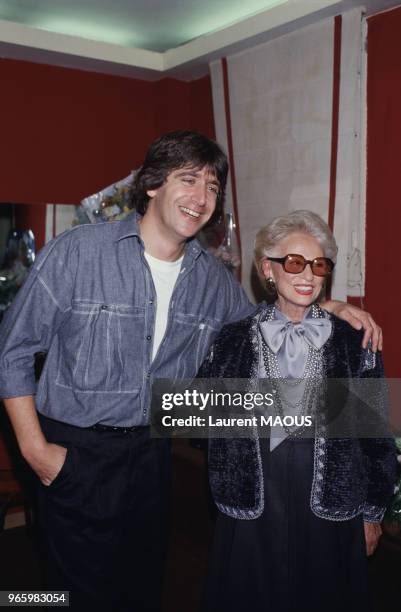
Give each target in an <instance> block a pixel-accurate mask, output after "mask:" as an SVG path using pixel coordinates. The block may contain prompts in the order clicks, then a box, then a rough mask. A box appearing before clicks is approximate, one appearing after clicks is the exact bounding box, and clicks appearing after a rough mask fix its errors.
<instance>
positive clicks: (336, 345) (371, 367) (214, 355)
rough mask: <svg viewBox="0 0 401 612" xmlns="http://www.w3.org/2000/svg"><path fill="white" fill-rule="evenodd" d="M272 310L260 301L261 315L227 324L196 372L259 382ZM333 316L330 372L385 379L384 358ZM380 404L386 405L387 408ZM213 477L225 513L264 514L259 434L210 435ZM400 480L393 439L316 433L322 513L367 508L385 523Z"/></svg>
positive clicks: (316, 490)
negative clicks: (263, 335) (265, 322)
mask: <svg viewBox="0 0 401 612" xmlns="http://www.w3.org/2000/svg"><path fill="white" fill-rule="evenodd" d="M269 308H272V307H271V306H270V307H269V306H268V307H266V305H262V306H261V307H260V308H259V310H258V311H257V313H256V314H254V315H252V316H249V317H247V318H246V319H243V320H242V321H238V322H236V323H232V324H229V325H226V326H225V327H224V328H223V329H222V331H221V332H220V335H219V336H218V338H217V340H216V341H215V343H214V344H213V346H212V348H211V349H210V352H209V355H208V357H207V358H206V360H205V361H204V363H203V365H202V367H201V370H200V371H199V373H198V377H199V378H248V379H250V380H252V379H256V378H257V372H258V360H259V347H258V345H259V342H260V341H261V340H260V334H258V333H257V329H258V325H259V321H260V320H261V319H262V317H263V318H264V317H266V314H267V312H268V311H267V309H269ZM316 312H317V313H318V314H317V316H327V315H326V314H324V313H323V311H322V310H321V309H320V308H319V307H317V310H316ZM329 316H330V320H331V322H332V332H331V336H330V338H329V339H328V341H327V342H326V344H325V345H324V347H323V349H322V359H323V372H324V377H325V378H326V379H344V378H347V379H348V378H380V377H382V376H383V366H382V360H381V356H380V354H376V355H374V354H373V353H371V352H370V351H368V350H363V349H362V345H361V343H362V332H360V331H357V330H355V329H353V328H352V327H351V326H350V325H349V324H348V323H346V322H344V321H342V320H340V319H338V318H337V317H335V316H333V315H329ZM374 388H375V387H374ZM381 388H382V387H381ZM343 399H344V401H347V398H346V397H344V398H343ZM374 401H375V402H376V401H377V402H379V403H382V404H383V403H385V396H384V394H383V393H381V392H380V393H377V398H374ZM336 402H337V403H338V396H337V397H336ZM334 408H335V407H334ZM380 409H381V410H382V409H383V410H385V406H381V407H380ZM209 478H210V485H211V491H212V495H213V497H214V500H215V502H216V504H217V506H218V508H219V509H220V510H221V511H222V512H224V513H225V514H228V515H229V516H231V517H234V518H242V519H255V518H258V517H259V516H260V515H261V514H262V513H263V509H264V487H263V473H262V462H261V455H260V444H259V440H258V438H257V434H256V433H255V434H254V435H253V437H250V438H241V439H238V438H236V439H221V438H219V439H211V440H210V441H209ZM395 480H396V453H395V446H394V441H393V440H392V439H391V438H385V437H382V438H365V439H356V438H351V437H349V438H347V439H338V438H337V439H334V438H330V437H324V436H323V435H322V434H321V432H320V433H319V431H318V430H317V431H316V436H315V443H314V475H313V484H312V492H311V510H312V512H314V514H316V515H317V516H319V517H321V518H324V519H328V520H335V521H342V520H347V519H350V518H352V517H354V516H356V515H358V514H361V513H362V514H363V518H364V520H366V521H370V522H377V521H380V520H381V519H382V517H383V514H384V512H385V508H386V505H387V503H388V501H389V499H390V497H391V495H392V494H393V489H394V483H395Z"/></svg>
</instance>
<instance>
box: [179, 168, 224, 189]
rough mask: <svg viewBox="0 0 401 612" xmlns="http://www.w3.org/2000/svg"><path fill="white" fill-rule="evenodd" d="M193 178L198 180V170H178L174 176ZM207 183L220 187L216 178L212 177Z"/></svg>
mask: <svg viewBox="0 0 401 612" xmlns="http://www.w3.org/2000/svg"><path fill="white" fill-rule="evenodd" d="M188 174H189V176H194V177H195V178H198V177H199V176H200V171H199V170H190V169H188V170H180V171H177V173H176V176H177V177H180V176H188ZM208 183H212V184H213V185H217V186H218V187H220V183H219V181H218V180H217V178H216V177H213V178H212V179H211V180H209V181H208Z"/></svg>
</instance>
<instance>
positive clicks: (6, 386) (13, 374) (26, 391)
mask: <svg viewBox="0 0 401 612" xmlns="http://www.w3.org/2000/svg"><path fill="white" fill-rule="evenodd" d="M36 387H37V384H36V380H35V374H34V373H33V372H24V371H23V370H21V369H18V370H10V369H8V370H2V372H1V373H0V397H2V398H3V399H9V398H11V397H22V396H25V395H35V394H36Z"/></svg>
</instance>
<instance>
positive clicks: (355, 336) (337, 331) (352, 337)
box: [325, 311, 364, 349]
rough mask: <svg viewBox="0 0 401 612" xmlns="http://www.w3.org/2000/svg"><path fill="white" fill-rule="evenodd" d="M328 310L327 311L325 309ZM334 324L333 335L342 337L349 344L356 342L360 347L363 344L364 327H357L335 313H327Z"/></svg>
mask: <svg viewBox="0 0 401 612" xmlns="http://www.w3.org/2000/svg"><path fill="white" fill-rule="evenodd" d="M325 312H326V311H325ZM327 314H328V317H329V319H330V321H331V323H332V325H333V337H335V338H342V339H343V341H345V342H347V344H349V345H353V344H355V345H356V347H357V348H358V349H360V348H361V346H362V338H363V333H364V332H363V329H355V328H354V327H352V325H350V324H349V323H348V322H347V321H344V319H340V318H339V317H337V316H336V315H334V314H331V313H327Z"/></svg>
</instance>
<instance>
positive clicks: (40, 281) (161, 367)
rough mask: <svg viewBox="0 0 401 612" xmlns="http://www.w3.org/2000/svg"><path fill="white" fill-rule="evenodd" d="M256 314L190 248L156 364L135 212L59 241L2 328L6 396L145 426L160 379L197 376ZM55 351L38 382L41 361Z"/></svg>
mask: <svg viewBox="0 0 401 612" xmlns="http://www.w3.org/2000/svg"><path fill="white" fill-rule="evenodd" d="M253 311H254V307H253V306H252V305H251V303H250V302H249V301H248V298H247V297H246V295H245V293H244V291H243V289H242V288H241V286H240V285H239V284H238V283H237V282H236V281H235V279H234V278H233V277H232V275H231V274H230V273H229V272H228V271H227V270H226V269H225V268H224V266H222V265H221V263H219V262H218V261H217V260H216V259H215V258H214V257H213V256H212V255H211V254H209V253H207V252H206V251H205V250H204V249H203V248H202V247H201V246H200V244H199V243H198V241H197V240H195V239H192V240H190V241H189V242H188V243H187V245H186V249H185V255H184V259H183V263H182V266H181V271H180V274H179V276H178V279H177V282H176V284H175V287H174V291H173V294H172V297H171V301H170V307H169V313H168V323H167V329H166V333H165V336H164V339H163V340H162V343H161V344H160V347H159V349H158V352H157V354H156V356H155V359H154V360H153V362H152V342H153V333H154V326H155V314H156V292H155V288H154V284H153V280H152V276H151V272H150V269H149V267H148V264H147V262H146V260H145V257H144V246H143V242H142V240H141V237H140V233H139V229H138V217H137V216H136V215H135V213H133V214H130V215H128V217H126V218H125V219H124V220H122V221H117V222H113V223H110V222H109V223H100V224H95V225H81V226H78V227H75V228H74V229H72V230H70V231H67V232H65V233H64V234H62V235H60V236H58V237H57V238H55V239H54V240H52V241H51V242H49V243H48V244H47V245H46V246H45V247H44V249H42V251H41V252H40V254H39V256H38V257H37V259H36V262H35V265H34V267H33V269H32V271H31V273H30V274H29V277H28V279H27V281H26V282H25V284H24V286H23V287H22V288H21V289H20V291H19V292H18V294H17V296H16V298H15V300H14V302H13V303H12V305H11V306H10V308H9V309H8V311H7V312H6V314H5V316H4V319H3V322H2V325H1V327H0V395H1V397H4V398H10V397H18V396H23V395H34V394H36V406H37V409H38V411H39V412H40V413H42V414H44V415H45V416H48V417H50V418H53V419H56V420H59V421H63V422H66V423H70V424H72V425H77V426H79V427H88V426H90V425H93V424H95V423H103V424H106V425H113V426H132V425H145V424H147V423H148V420H149V414H148V412H149V406H150V392H151V384H152V380H153V378H171V379H177V378H192V377H193V376H195V374H196V372H197V370H198V368H199V366H200V364H201V363H202V361H203V359H204V358H205V356H206V354H207V351H208V348H209V346H210V344H211V343H212V342H213V340H214V339H215V338H216V336H217V334H218V333H219V331H220V329H221V327H222V326H223V325H224V324H226V323H230V322H233V321H236V320H239V319H242V318H243V317H245V316H247V315H248V314H250V313H252V312H253ZM41 351H44V352H47V358H46V361H45V365H44V368H43V372H42V375H41V378H40V380H39V383H38V385H36V382H35V375H34V355H35V353H37V352H41Z"/></svg>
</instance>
